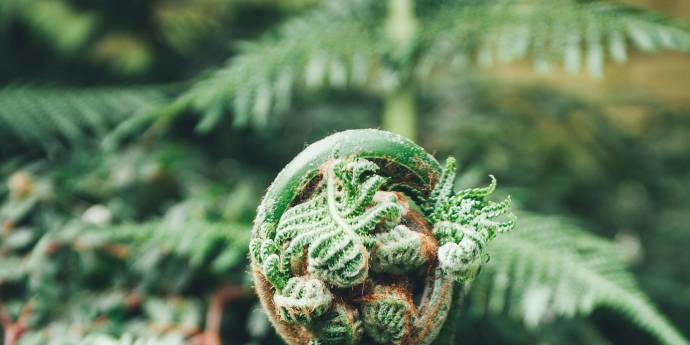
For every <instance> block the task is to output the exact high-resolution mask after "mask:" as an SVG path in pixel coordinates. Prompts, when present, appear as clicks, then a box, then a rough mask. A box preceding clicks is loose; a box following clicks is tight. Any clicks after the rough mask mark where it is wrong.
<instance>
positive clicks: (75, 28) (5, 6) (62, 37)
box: [0, 0, 98, 53]
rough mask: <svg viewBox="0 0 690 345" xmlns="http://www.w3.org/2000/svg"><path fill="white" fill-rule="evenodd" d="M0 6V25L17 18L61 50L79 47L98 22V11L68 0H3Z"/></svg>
mask: <svg viewBox="0 0 690 345" xmlns="http://www.w3.org/2000/svg"><path fill="white" fill-rule="evenodd" d="M0 10H1V11H0V28H1V27H2V26H3V25H4V24H5V23H6V22H9V21H10V20H12V19H15V18H16V19H18V20H19V21H20V22H23V23H25V25H26V27H27V28H29V29H30V30H31V31H32V32H33V33H34V34H36V35H37V36H40V37H41V38H43V39H44V41H45V43H46V44H49V45H51V46H53V47H54V48H55V49H56V50H58V51H59V52H61V53H72V52H75V51H76V50H78V49H79V48H80V47H81V46H82V45H83V44H84V43H85V42H86V41H87V40H88V39H89V38H90V37H91V36H92V34H93V33H94V32H95V31H96V28H97V24H98V17H97V14H96V13H94V12H90V11H82V10H79V9H77V8H76V7H75V6H73V5H72V4H71V3H70V2H68V1H59V0H58V1H56V0H35V1H23V0H4V1H3V3H2V4H0Z"/></svg>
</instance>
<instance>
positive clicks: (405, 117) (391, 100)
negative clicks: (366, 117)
mask: <svg viewBox="0 0 690 345" xmlns="http://www.w3.org/2000/svg"><path fill="white" fill-rule="evenodd" d="M386 35H387V36H388V40H390V42H391V43H392V44H393V56H394V57H395V58H397V59H399V60H401V61H398V63H402V64H404V62H405V61H404V60H405V59H407V58H408V55H409V52H410V51H411V49H412V46H413V44H414V41H415V37H416V35H417V19H416V18H415V12H414V2H413V1H412V0H389V1H388V18H387V20H386ZM400 78H401V79H402V80H401V82H400V85H399V86H397V87H396V88H395V89H394V90H392V91H391V92H390V93H389V94H388V95H386V98H385V100H384V111H383V120H382V125H383V128H384V129H386V130H388V131H391V132H394V133H398V134H400V135H402V136H405V137H407V138H409V139H411V140H413V141H414V140H415V139H416V138H417V106H416V102H415V101H416V96H415V85H414V78H412V77H409V76H400Z"/></svg>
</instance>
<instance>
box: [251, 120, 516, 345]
mask: <svg viewBox="0 0 690 345" xmlns="http://www.w3.org/2000/svg"><path fill="white" fill-rule="evenodd" d="M448 162H449V164H448V166H447V167H446V169H443V170H442V169H441V168H440V166H439V164H438V162H436V160H435V159H434V158H433V157H431V156H430V155H429V154H427V153H426V152H424V150H423V149H422V148H420V147H419V146H417V145H415V144H414V143H412V142H410V141H408V140H406V139H404V138H402V137H400V136H397V135H394V134H391V133H388V132H382V131H377V130H357V131H346V132H342V133H338V134H335V135H332V136H330V137H328V138H326V139H323V140H322V141H319V142H317V143H315V144H313V145H311V146H310V147H308V148H307V149H306V150H305V151H303V152H302V153H301V154H300V155H298V156H297V157H296V158H295V159H294V160H293V162H292V163H290V164H289V165H288V166H287V167H286V168H285V170H283V171H282V172H281V173H280V174H279V175H278V177H277V178H276V180H275V181H274V183H273V184H272V185H271V187H270V188H269V190H268V192H267V194H266V196H265V198H264V200H263V202H262V204H261V206H260V207H259V214H258V215H257V219H256V221H255V225H254V230H253V234H252V237H253V238H252V241H251V243H250V253H251V258H252V267H253V273H254V280H255V283H256V289H257V292H258V293H259V297H260V298H261V301H262V303H263V306H264V308H265V310H266V311H267V313H268V315H269V317H270V319H271V320H272V322H273V324H274V325H275V326H276V328H277V329H278V332H279V333H280V334H281V335H282V336H283V337H284V339H285V340H286V341H287V342H288V343H290V344H312V345H316V344H358V343H359V342H360V340H361V341H364V342H368V341H373V342H375V343H379V344H389V343H393V344H431V343H432V342H433V341H434V339H435V338H436V336H437V335H438V333H439V331H440V329H441V327H442V326H443V324H444V321H445V318H446V315H447V314H448V311H449V309H450V306H451V300H452V296H453V289H454V284H455V281H457V282H460V283H463V284H468V283H470V282H471V281H472V280H473V279H474V277H475V276H476V274H477V272H478V268H479V266H480V265H481V263H482V258H483V257H485V252H484V251H485V248H486V244H487V243H488V242H489V241H490V240H491V239H492V238H493V237H494V236H495V234H496V232H498V230H509V228H511V227H512V225H513V222H510V221H509V222H498V221H497V220H496V218H497V217H500V216H501V215H502V214H503V213H506V212H507V211H508V205H509V203H508V202H503V203H493V202H490V201H487V200H484V197H485V196H487V195H488V194H490V193H491V192H492V191H493V188H494V186H495V185H494V184H492V185H491V186H490V187H489V188H485V189H470V190H465V191H460V192H456V191H455V190H454V188H453V187H452V186H449V184H453V181H454V171H453V170H454V165H453V160H452V159H450V160H449V161H448ZM439 176H442V177H441V178H440V179H439ZM403 190H407V191H408V192H407V193H406V192H403ZM412 190H415V191H416V192H414V193H412V192H410V191H412ZM408 193H409V194H408ZM415 200H416V201H415ZM439 227H440V228H441V229H439ZM444 229H450V230H448V231H446V230H444ZM455 229H457V230H458V231H456V232H453V231H454V230H455ZM440 245H442V246H441V247H440V248H439V246H440ZM448 246H454V248H453V253H452V254H449V255H445V254H444V253H446V252H447V250H446V248H447V247H448ZM448 257H452V258H450V259H449V258H448ZM370 266H371V267H370Z"/></svg>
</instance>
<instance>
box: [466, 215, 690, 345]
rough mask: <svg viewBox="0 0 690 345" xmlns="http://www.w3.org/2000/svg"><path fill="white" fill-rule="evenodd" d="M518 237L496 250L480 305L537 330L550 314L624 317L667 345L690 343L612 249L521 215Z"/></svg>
mask: <svg viewBox="0 0 690 345" xmlns="http://www.w3.org/2000/svg"><path fill="white" fill-rule="evenodd" d="M518 233H519V235H512V234H508V235H507V236H503V237H501V238H500V239H498V240H496V241H494V242H493V243H491V244H490V250H491V252H492V253H494V256H493V257H492V261H491V262H490V263H489V264H488V265H486V266H485V271H484V273H483V274H482V275H480V278H479V279H478V280H477V282H476V283H475V286H474V288H473V291H472V296H473V299H472V300H473V303H474V302H476V304H473V305H475V306H476V305H479V306H482V307H486V310H487V312H490V313H500V312H503V311H506V310H507V311H508V313H510V314H512V315H516V316H521V318H522V319H523V320H524V321H525V323H526V324H527V325H529V326H536V325H537V324H538V323H540V322H541V321H543V319H544V318H545V316H547V315H559V316H573V315H576V314H588V313H590V312H591V311H592V310H593V309H594V308H596V307H607V308H611V309H612V310H615V311H617V312H620V313H621V314H622V315H624V316H626V317H627V318H628V319H629V320H630V321H632V322H633V323H634V324H636V325H637V326H639V327H640V328H642V329H644V330H646V331H648V332H649V333H650V334H652V335H654V336H655V337H657V338H658V339H659V340H660V341H661V342H663V343H664V344H668V345H687V344H688V342H687V340H686V339H684V338H683V336H682V335H681V334H680V333H679V332H678V331H677V330H676V329H674V327H673V326H672V325H671V324H670V323H669V322H668V321H667V320H666V319H665V318H664V317H663V316H662V315H661V314H660V313H659V311H658V310H657V309H656V308H655V307H654V306H653V305H652V304H651V302H650V301H649V300H648V299H647V298H646V297H645V296H644V294H643V292H642V291H640V289H639V287H638V286H637V285H636V283H635V280H634V278H633V276H632V275H631V274H630V273H629V272H628V271H627V269H626V265H625V262H624V259H623V256H622V254H620V251H619V249H618V248H616V247H615V246H614V245H613V244H611V243H610V242H607V241H605V240H603V239H601V238H598V237H596V236H594V235H592V234H590V233H588V232H585V231H583V230H581V229H579V228H577V227H576V226H574V225H572V224H570V223H568V222H567V221H565V220H562V219H558V218H549V217H537V216H527V215H520V229H519V232H518Z"/></svg>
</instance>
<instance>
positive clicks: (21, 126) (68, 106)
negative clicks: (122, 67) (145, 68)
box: [0, 85, 166, 152]
mask: <svg viewBox="0 0 690 345" xmlns="http://www.w3.org/2000/svg"><path fill="white" fill-rule="evenodd" d="M165 99H166V97H165V95H164V93H163V91H162V90H161V89H160V88H156V87H130V88H123V89H117V88H101V89H89V90H87V89H83V90H78V89H73V90H70V89H56V88H46V87H32V86H26V85H24V86H21V85H11V86H7V87H5V88H3V89H0V136H2V137H3V138H4V139H5V141H4V143H5V144H6V145H9V146H12V147H15V146H23V147H39V148H41V149H43V150H45V151H46V152H54V151H55V150H57V149H59V148H60V147H63V146H64V144H65V142H68V143H71V144H74V143H77V142H79V141H82V140H84V139H85V138H88V137H90V136H96V137H98V136H103V135H105V134H106V133H107V132H108V131H109V129H111V128H112V127H113V126H115V125H116V124H118V123H119V122H121V121H124V120H126V119H128V118H131V117H133V116H134V115H136V114H140V113H142V112H146V111H150V110H152V109H154V108H155V107H157V106H159V105H161V104H163V102H164V101H165ZM13 144H14V145H13Z"/></svg>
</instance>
